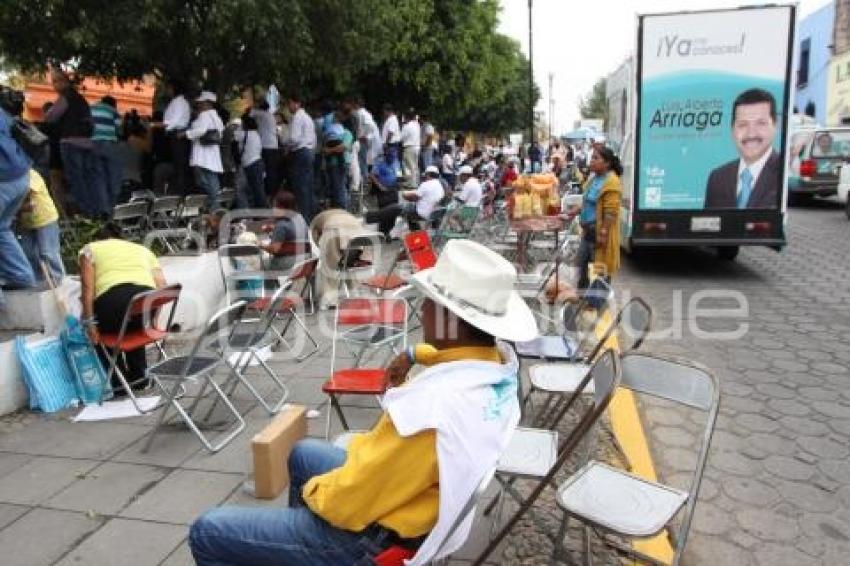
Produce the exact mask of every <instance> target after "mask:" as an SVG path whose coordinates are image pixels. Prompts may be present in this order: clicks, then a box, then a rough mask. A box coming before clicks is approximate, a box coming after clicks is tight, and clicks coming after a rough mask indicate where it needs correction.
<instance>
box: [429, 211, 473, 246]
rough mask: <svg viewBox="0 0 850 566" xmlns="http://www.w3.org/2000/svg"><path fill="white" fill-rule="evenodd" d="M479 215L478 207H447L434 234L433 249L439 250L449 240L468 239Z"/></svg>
mask: <svg viewBox="0 0 850 566" xmlns="http://www.w3.org/2000/svg"><path fill="white" fill-rule="evenodd" d="M480 214H481V207H479V206H457V207H449V208H448V210H447V211H446V214H445V216H443V219H442V222H440V228H439V229H438V230H437V231H436V233H435V234H434V247H435V248H437V249H441V248H442V247H443V246H445V245H446V242H448V241H449V240H458V239H462V238H468V237H469V235H470V234H472V230H473V229H474V228H475V222H476V221H477V220H478V216H479V215H480Z"/></svg>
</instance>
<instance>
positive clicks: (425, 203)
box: [416, 179, 445, 219]
mask: <svg viewBox="0 0 850 566" xmlns="http://www.w3.org/2000/svg"><path fill="white" fill-rule="evenodd" d="M416 194H417V195H419V200H417V201H416V214H418V215H419V216H421V217H422V218H425V219H428V218H431V213H432V212H434V209H435V208H436V207H437V203H439V202H440V201H441V200H443V196H445V192H444V191H443V184H442V183H441V182H440V180H439V179H428V180H427V181H423V182H422V183H420V185H419V187H418V188H417V189H416Z"/></svg>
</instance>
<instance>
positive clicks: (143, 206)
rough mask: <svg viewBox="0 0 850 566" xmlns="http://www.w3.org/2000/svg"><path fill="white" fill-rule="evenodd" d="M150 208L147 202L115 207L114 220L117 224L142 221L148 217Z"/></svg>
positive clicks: (113, 211)
mask: <svg viewBox="0 0 850 566" xmlns="http://www.w3.org/2000/svg"><path fill="white" fill-rule="evenodd" d="M149 207H150V202H148V201H147V200H144V201H136V202H128V203H126V204H118V205H115V208H113V209H112V220H115V221H116V222H126V221H130V220H140V219H142V218H144V217H145V216H146V215H147V213H148V208H149Z"/></svg>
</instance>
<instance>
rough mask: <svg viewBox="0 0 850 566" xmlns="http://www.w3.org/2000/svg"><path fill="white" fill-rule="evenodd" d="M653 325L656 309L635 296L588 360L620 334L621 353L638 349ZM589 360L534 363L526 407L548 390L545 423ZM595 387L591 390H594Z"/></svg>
mask: <svg viewBox="0 0 850 566" xmlns="http://www.w3.org/2000/svg"><path fill="white" fill-rule="evenodd" d="M651 325H652V309H651V308H650V306H649V305H648V304H647V303H646V301H644V300H643V299H641V298H640V297H634V298H632V299H630V300H629V302H627V303H626V304H625V305H624V306H623V308H622V309H620V312H619V313H617V317H616V318H615V319H614V321H613V323H612V324H611V325H610V326H609V327H608V328H607V329H606V331H605V333H604V334H603V335H602V338H601V339H600V340H599V341H598V342H597V343H596V346H595V347H594V349H593V350H592V351H591V352H590V354H589V355H588V356H587V358H586V360H592V359H594V357H595V356H596V355H597V354H598V352H599V351H600V349H602V348H604V347H605V344H606V343H607V342H608V340H609V339H610V338H611V337H612V336H614V335H616V336H617V339H618V349H619V351H620V354H621V355H622V354H625V353H628V352H631V351H632V350H636V349H637V348H639V347H640V345H641V344H642V343H643V341H644V340H645V339H646V336H647V335H648V334H649V330H650V327H651ZM589 368H590V366H589V364H588V363H587V362H586V361H579V360H576V361H573V362H571V363H570V362H566V363H550V364H537V365H533V366H531V367H530V368H529V370H528V376H529V381H530V382H531V386H530V388H529V391H528V394H527V395H526V397H525V398H524V399H523V407H525V406H526V405H527V404H528V403H529V402H530V401H531V396H532V394H534V393H537V392H543V393H548V395H547V398H546V402H545V404H544V406H543V408H542V409H541V410H540V412H539V413H538V415H537V419H536V422H537V423H538V424H542V423H545V422H546V420H547V417H548V416H549V414H550V413H551V412H552V411H554V410H557V407H558V403H557V402H556V401H557V399H558V397H560V398H561V403H563V402H564V400H565V399H566V397H565V396H569V395H571V394H572V393H573V392H575V390H576V387H577V386H578V384H579V383H581V380H582V379H583V378H584V376H585V374H586V373H587V371H588V369H589ZM591 391H592V388H591V389H589V390H587V391H586V393H590V392H591ZM553 402H556V403H555V405H554V407H553V408H552V409H550V406H551V405H552V403H553Z"/></svg>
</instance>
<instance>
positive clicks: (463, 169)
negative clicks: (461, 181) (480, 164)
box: [457, 165, 472, 175]
mask: <svg viewBox="0 0 850 566" xmlns="http://www.w3.org/2000/svg"><path fill="white" fill-rule="evenodd" d="M457 173H458V175H472V167H471V166H469V165H464V166H463V167H461V168H460V169H459V170H458V172H457Z"/></svg>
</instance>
